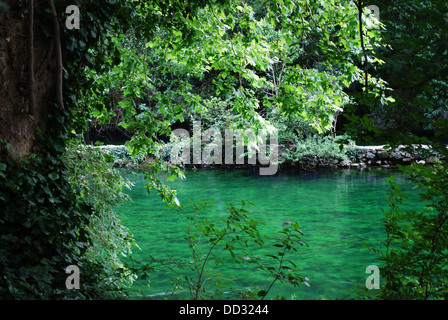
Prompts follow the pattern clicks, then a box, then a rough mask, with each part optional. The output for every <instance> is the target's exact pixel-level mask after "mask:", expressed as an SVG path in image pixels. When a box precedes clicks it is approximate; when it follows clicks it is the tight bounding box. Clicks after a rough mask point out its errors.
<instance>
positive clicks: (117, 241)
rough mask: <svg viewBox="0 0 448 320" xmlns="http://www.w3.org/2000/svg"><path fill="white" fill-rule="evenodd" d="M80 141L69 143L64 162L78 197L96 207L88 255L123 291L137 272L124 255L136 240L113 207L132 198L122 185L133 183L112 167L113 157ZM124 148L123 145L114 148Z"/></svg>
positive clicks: (114, 284)
mask: <svg viewBox="0 0 448 320" xmlns="http://www.w3.org/2000/svg"><path fill="white" fill-rule="evenodd" d="M80 142H81V141H80V140H78V139H76V140H72V141H69V142H68V143H67V151H66V153H65V163H66V166H67V170H68V175H69V182H70V185H71V186H72V188H73V189H74V190H76V195H77V197H78V198H79V200H80V201H84V202H86V203H87V204H89V205H90V206H91V207H92V210H93V212H92V215H91V216H90V220H89V224H88V226H87V228H86V231H87V234H88V236H89V238H91V239H92V242H91V243H90V244H89V245H88V246H87V248H86V256H87V257H88V259H91V260H92V261H95V262H97V263H100V264H102V265H103V266H104V269H105V272H106V273H107V274H108V275H109V277H108V278H107V279H105V281H106V282H108V285H110V286H114V287H115V288H116V289H117V290H118V291H124V290H125V289H126V288H128V287H129V286H130V285H131V284H132V282H133V281H134V279H135V275H134V274H133V273H132V272H130V270H129V269H126V268H125V266H124V264H123V263H122V261H121V257H125V256H127V255H129V254H130V253H131V252H132V251H131V248H132V246H134V245H136V243H135V242H134V239H133V237H132V234H131V233H130V232H129V230H128V229H127V228H126V227H125V226H124V225H123V224H122V223H121V220H120V217H119V216H118V215H117V214H116V213H115V212H114V211H113V210H114V208H115V207H117V206H118V205H120V204H121V203H122V202H123V201H126V200H129V196H128V195H127V194H125V193H124V192H123V188H130V187H131V186H132V183H131V182H130V181H128V180H125V179H124V178H123V177H122V176H121V175H120V173H119V172H118V171H117V169H114V168H113V167H112V163H113V160H114V159H115V158H114V156H112V155H110V154H108V153H107V152H105V151H104V150H103V149H99V148H95V147H91V146H86V145H83V144H81V143H80ZM122 149H124V147H123V148H114V149H112V150H122Z"/></svg>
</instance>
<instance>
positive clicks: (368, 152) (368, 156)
mask: <svg viewBox="0 0 448 320" xmlns="http://www.w3.org/2000/svg"><path fill="white" fill-rule="evenodd" d="M375 158H376V156H375V154H374V153H372V152H370V151H367V153H366V159H375Z"/></svg>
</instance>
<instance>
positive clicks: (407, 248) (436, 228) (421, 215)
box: [373, 149, 448, 300]
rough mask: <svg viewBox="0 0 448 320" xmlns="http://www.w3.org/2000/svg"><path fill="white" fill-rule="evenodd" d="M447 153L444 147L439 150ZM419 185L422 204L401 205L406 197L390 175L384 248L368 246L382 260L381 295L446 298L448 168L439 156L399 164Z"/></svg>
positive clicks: (447, 293)
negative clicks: (414, 206) (407, 207)
mask: <svg viewBox="0 0 448 320" xmlns="http://www.w3.org/2000/svg"><path fill="white" fill-rule="evenodd" d="M444 153H445V154H446V149H445V150H444ZM401 169H402V170H403V171H404V172H405V173H407V174H408V176H409V179H410V180H411V181H412V182H413V183H414V184H415V185H416V186H418V187H420V188H422V193H421V194H420V201H422V204H424V209H423V210H415V211H410V210H405V209H402V207H403V205H405V201H406V199H408V198H409V197H408V196H407V195H406V194H404V193H403V192H402V190H401V188H400V186H399V185H397V184H396V183H395V182H394V179H393V177H392V179H391V180H390V182H389V183H390V186H391V194H390V195H389V196H387V198H388V200H389V209H388V210H384V227H385V231H386V240H385V242H384V248H383V249H377V248H373V250H374V252H376V253H377V254H379V256H380V259H381V260H382V261H383V262H384V266H383V267H382V268H381V269H380V270H381V275H382V277H383V278H384V280H385V285H384V286H383V288H381V292H380V298H381V299H407V300H427V299H446V298H448V195H447V190H448V188H447V181H448V179H447V171H446V167H445V165H444V164H442V163H441V162H438V163H437V164H435V165H434V167H433V168H430V167H425V166H423V165H422V164H413V165H411V166H408V167H401Z"/></svg>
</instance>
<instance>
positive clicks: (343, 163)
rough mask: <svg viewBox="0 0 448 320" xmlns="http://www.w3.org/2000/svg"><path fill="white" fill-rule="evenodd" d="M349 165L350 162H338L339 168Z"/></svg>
mask: <svg viewBox="0 0 448 320" xmlns="http://www.w3.org/2000/svg"><path fill="white" fill-rule="evenodd" d="M350 164H351V161H350V160H342V161H341V162H339V165H340V166H341V167H349V166H350Z"/></svg>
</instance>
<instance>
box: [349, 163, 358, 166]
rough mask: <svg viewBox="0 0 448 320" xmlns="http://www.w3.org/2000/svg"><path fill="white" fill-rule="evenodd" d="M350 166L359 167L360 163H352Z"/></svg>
mask: <svg viewBox="0 0 448 320" xmlns="http://www.w3.org/2000/svg"><path fill="white" fill-rule="evenodd" d="M350 166H351V167H359V163H352V164H351V165H350Z"/></svg>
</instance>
